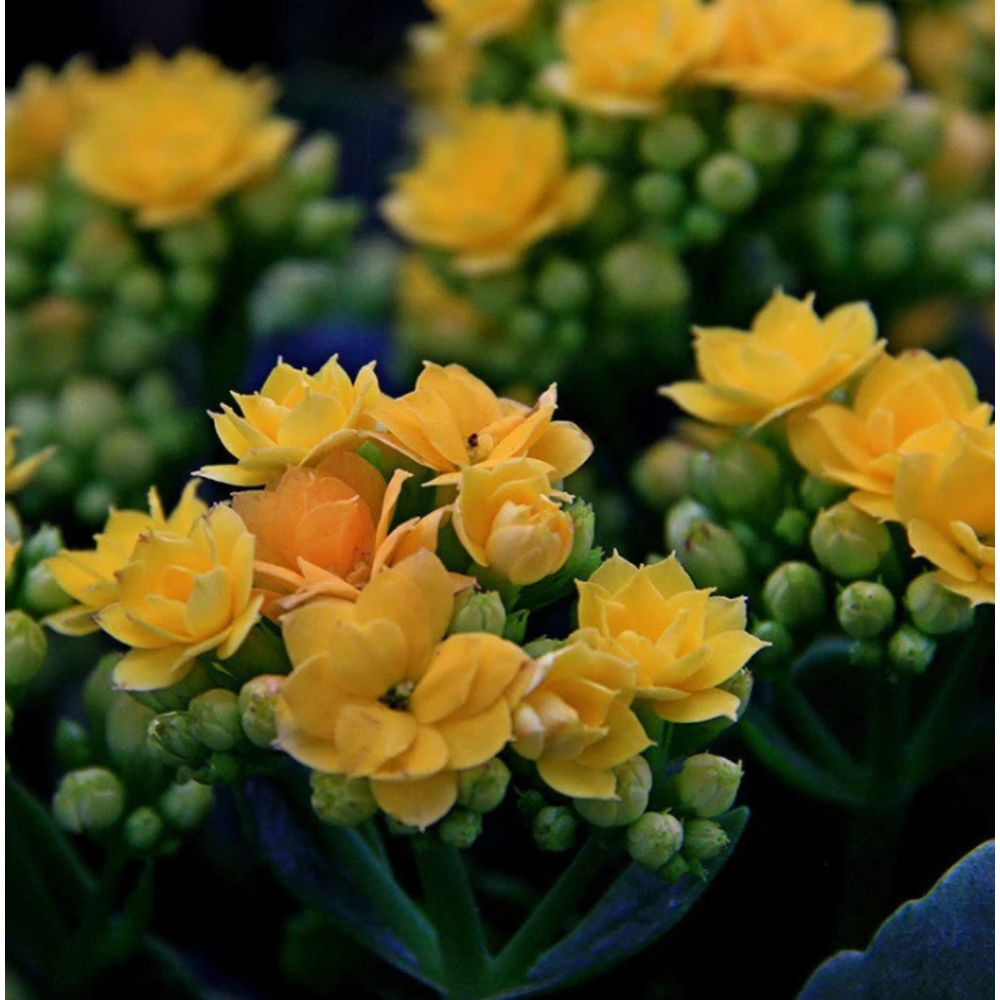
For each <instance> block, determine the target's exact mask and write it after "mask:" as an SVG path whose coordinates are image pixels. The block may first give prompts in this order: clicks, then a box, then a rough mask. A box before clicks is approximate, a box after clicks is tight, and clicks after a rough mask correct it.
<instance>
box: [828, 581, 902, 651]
mask: <svg viewBox="0 0 1000 1000" xmlns="http://www.w3.org/2000/svg"><path fill="white" fill-rule="evenodd" d="M895 617H896V599H895V598H894V597H893V596H892V593H891V592H890V591H889V589H888V588H886V587H883V586H882V584H880V583H869V582H868V581H866V580H858V581H857V582H855V583H852V584H851V585H850V586H848V587H845V588H844V589H843V590H842V591H841V592H840V596H839V597H838V598H837V621H838V622H840V627H841V628H842V629H843V630H844V631H845V632H846V633H847V634H848V635H849V636H850V637H851V638H852V639H874V638H875V637H876V636H878V635H881V634H882V633H883V632H885V631H886V630H887V629H888V628H889V627H890V626H891V625H892V622H893V619H894V618H895Z"/></svg>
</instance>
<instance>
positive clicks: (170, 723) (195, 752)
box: [146, 712, 205, 766]
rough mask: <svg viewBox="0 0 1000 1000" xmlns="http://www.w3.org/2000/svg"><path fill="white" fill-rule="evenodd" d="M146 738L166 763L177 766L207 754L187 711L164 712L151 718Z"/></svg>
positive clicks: (151, 747)
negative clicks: (195, 732)
mask: <svg viewBox="0 0 1000 1000" xmlns="http://www.w3.org/2000/svg"><path fill="white" fill-rule="evenodd" d="M146 738H147V740H148V742H149V746H150V749H151V750H152V751H153V753H154V754H155V755H156V756H157V757H158V758H159V759H160V760H162V761H163V762H164V763H167V764H172V765H174V766H177V765H179V764H183V763H186V762H191V761H197V760H199V759H200V758H202V757H204V756H205V748H204V746H203V745H202V743H201V741H200V740H199V739H198V738H197V737H196V736H195V734H194V726H193V725H192V722H191V717H190V716H189V715H188V713H187V712H163V713H161V714H160V715H157V716H156V717H155V718H153V719H151V720H150V723H149V729H148V730H147V732H146Z"/></svg>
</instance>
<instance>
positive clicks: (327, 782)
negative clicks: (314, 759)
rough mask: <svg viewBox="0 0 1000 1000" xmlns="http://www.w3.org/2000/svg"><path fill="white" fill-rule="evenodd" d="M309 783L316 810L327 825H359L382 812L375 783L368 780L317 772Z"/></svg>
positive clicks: (311, 776)
mask: <svg viewBox="0 0 1000 1000" xmlns="http://www.w3.org/2000/svg"><path fill="white" fill-rule="evenodd" d="M309 784H310V787H311V788H312V807H313V810H314V811H315V813H316V815H317V816H319V818H320V819H321V820H323V822H324V823H329V824H331V825H332V826H358V825H359V824H361V823H364V822H365V821H366V820H369V819H371V818H372V816H374V815H375V813H376V812H378V805H377V804H376V802H375V796H374V795H372V789H371V784H370V783H369V782H368V780H367V779H365V778H348V777H346V776H345V775H342V774H323V773H321V772H320V771H313V773H312V774H311V775H310V776H309Z"/></svg>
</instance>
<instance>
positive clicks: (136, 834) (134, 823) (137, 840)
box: [124, 806, 163, 854]
mask: <svg viewBox="0 0 1000 1000" xmlns="http://www.w3.org/2000/svg"><path fill="white" fill-rule="evenodd" d="M124 832H125V843H126V844H128V846H129V847H130V848H131V849H132V850H133V851H135V852H136V853H137V854H148V853H149V852H150V851H152V850H153V848H155V847H156V845H157V844H158V843H159V841H160V837H161V836H163V820H162V819H160V814H159V813H158V812H157V811H156V810H155V809H152V808H150V807H149V806H140V807H139V808H138V809H133V810H132V812H130V813H129V814H128V816H127V817H126V819H125V831H124Z"/></svg>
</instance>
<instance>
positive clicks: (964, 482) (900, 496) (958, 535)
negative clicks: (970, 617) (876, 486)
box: [894, 422, 996, 604]
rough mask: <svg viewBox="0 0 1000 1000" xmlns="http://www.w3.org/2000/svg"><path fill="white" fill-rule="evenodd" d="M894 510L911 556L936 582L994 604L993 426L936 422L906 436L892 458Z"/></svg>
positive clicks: (974, 602)
mask: <svg viewBox="0 0 1000 1000" xmlns="http://www.w3.org/2000/svg"><path fill="white" fill-rule="evenodd" d="M894 501H895V506H896V512H897V514H898V518H899V520H900V521H901V522H902V523H903V524H904V525H905V526H906V533H907V537H908V538H909V540H910V546H911V547H912V549H913V552H914V555H917V556H922V557H923V558H924V559H927V560H928V561H929V562H931V563H932V564H933V565H934V566H936V567H937V571H936V572H935V573H934V574H932V577H933V579H935V580H936V581H937V582H938V583H940V584H941V585H942V586H944V587H947V588H948V589H949V590H951V591H953V592H954V593H956V594H961V595H962V596H964V597H967V598H968V599H969V600H970V601H971V602H972V603H973V604H995V603H996V575H995V574H996V427H995V426H994V425H993V424H991V425H990V426H989V427H972V426H969V425H968V424H962V423H957V422H948V423H940V424H937V425H936V426H934V427H930V428H928V429H927V430H925V431H921V432H920V433H918V434H914V435H913V436H912V437H911V438H910V439H909V440H908V441H907V443H906V450H905V452H904V454H903V455H902V457H901V459H900V463H899V472H898V474H897V476H896V489H895V493H894Z"/></svg>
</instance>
